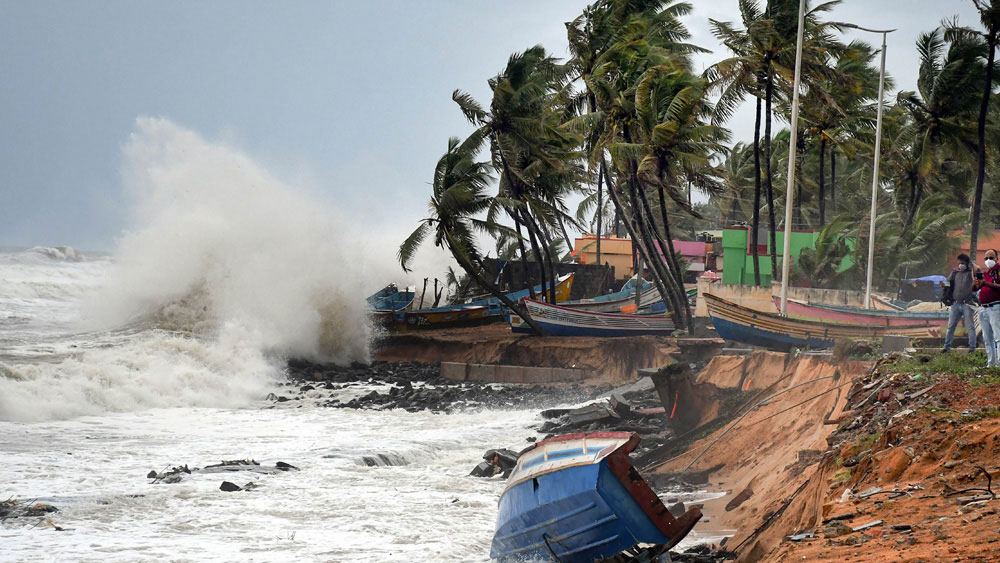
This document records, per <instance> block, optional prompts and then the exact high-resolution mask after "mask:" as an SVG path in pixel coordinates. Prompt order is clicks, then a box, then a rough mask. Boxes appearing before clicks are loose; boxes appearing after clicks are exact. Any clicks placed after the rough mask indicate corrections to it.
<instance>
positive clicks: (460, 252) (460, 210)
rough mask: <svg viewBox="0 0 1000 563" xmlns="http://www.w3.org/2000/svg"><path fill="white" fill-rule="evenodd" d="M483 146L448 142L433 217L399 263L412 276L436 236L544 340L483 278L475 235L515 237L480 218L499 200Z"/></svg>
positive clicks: (476, 137)
mask: <svg viewBox="0 0 1000 563" xmlns="http://www.w3.org/2000/svg"><path fill="white" fill-rule="evenodd" d="M482 142H483V139H482V136H481V135H480V134H479V132H476V133H473V134H472V136H471V137H469V139H467V140H466V141H465V142H464V143H461V142H460V141H459V139H458V138H457V137H452V138H451V139H449V140H448V151H447V152H445V154H444V155H443V156H442V157H441V158H440V160H438V163H437V166H436V167H435V168H434V180H433V182H432V184H431V186H432V191H433V193H432V195H431V201H430V203H429V205H428V209H429V211H430V216H429V217H427V218H425V219H422V220H421V221H420V225H419V226H418V227H417V228H416V230H414V231H413V233H412V234H410V236H409V237H407V238H406V240H405V241H403V244H401V245H400V246H399V253H398V254H397V258H398V259H399V263H400V265H401V266H403V269H404V270H406V271H409V268H408V264H409V263H410V261H411V260H412V259H413V255H414V254H415V253H416V251H417V248H418V247H419V246H420V244H421V243H422V242H423V241H424V240H425V239H426V238H427V237H428V235H433V237H434V246H437V247H440V248H447V249H448V250H449V251H450V252H451V255H452V256H454V257H455V261H456V262H458V265H459V266H461V267H462V269H463V270H465V273H466V275H468V276H469V277H470V278H472V279H474V280H476V283H478V284H479V285H480V286H481V287H482V288H483V289H485V290H486V291H488V292H490V294H492V295H493V296H494V297H496V298H497V299H499V300H500V302H501V303H503V304H504V305H506V306H507V307H508V308H510V310H512V311H517V312H518V314H520V315H521V316H522V317H523V318H524V319H525V321H526V322H527V323H528V324H529V325H531V328H533V329H534V330H535V331H536V332H538V334H545V330H544V329H542V327H540V326H538V324H537V323H536V322H535V321H534V320H532V319H531V317H530V316H528V315H526V314H524V311H523V310H522V309H521V308H520V307H519V306H518V305H517V304H516V303H514V302H513V301H512V300H511V299H510V298H509V297H507V295H506V294H505V293H504V292H503V290H501V289H500V288H499V287H497V286H496V285H495V284H493V282H491V281H490V280H489V279H488V278H487V277H486V276H485V275H483V272H484V271H485V267H484V264H483V260H482V257H481V256H480V255H479V251H478V250H477V248H476V242H475V233H476V232H477V231H480V232H486V233H489V234H493V235H499V234H501V233H506V234H508V235H510V234H511V233H510V232H509V229H507V228H506V227H503V226H501V225H498V224H496V223H495V222H492V221H488V220H483V219H478V218H477V217H476V215H479V214H482V213H484V212H486V211H487V210H488V209H489V208H490V206H491V205H493V203H494V198H492V197H490V196H488V195H487V194H486V189H487V187H488V186H489V183H490V179H491V178H490V174H489V171H488V166H489V165H488V164H486V163H484V162H476V161H475V155H476V153H477V152H479V148H480V147H481V145H482Z"/></svg>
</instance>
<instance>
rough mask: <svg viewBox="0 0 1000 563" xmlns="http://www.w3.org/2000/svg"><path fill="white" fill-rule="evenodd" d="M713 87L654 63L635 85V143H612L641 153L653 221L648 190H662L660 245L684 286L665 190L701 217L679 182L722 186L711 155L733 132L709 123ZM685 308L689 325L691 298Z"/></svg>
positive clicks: (713, 189)
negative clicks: (711, 88)
mask: <svg viewBox="0 0 1000 563" xmlns="http://www.w3.org/2000/svg"><path fill="white" fill-rule="evenodd" d="M708 86H709V85H708V81H707V80H705V79H704V78H701V77H698V76H695V75H693V74H691V72H690V71H689V70H688V69H687V68H685V66H683V65H682V64H678V63H677V62H674V63H672V64H663V65H659V66H656V67H653V68H650V69H649V70H647V71H646V72H645V73H643V75H642V77H641V78H640V80H639V83H638V84H637V85H636V88H635V116H636V119H635V124H636V127H635V131H634V134H635V142H633V143H631V144H629V143H616V144H614V145H612V146H611V147H610V148H611V151H612V153H615V152H626V151H627V152H629V153H632V154H633V155H635V156H638V155H641V158H638V159H637V160H638V165H637V166H636V169H635V172H636V177H637V180H638V181H639V183H640V185H641V186H642V188H643V189H642V191H641V192H640V195H641V201H642V203H643V207H644V209H646V210H647V218H648V220H649V221H650V222H651V223H652V224H655V218H654V217H652V216H651V215H652V214H651V213H650V212H649V204H648V201H647V198H646V190H647V189H648V188H655V189H656V190H657V195H658V201H659V208H660V220H661V222H662V227H663V231H664V232H663V240H665V241H666V244H667V246H666V250H664V247H663V246H662V242H663V240H658V243H659V249H658V250H659V251H660V252H663V253H665V258H666V259H667V260H668V261H669V263H670V266H671V268H672V270H673V273H674V275H675V278H676V283H677V287H678V288H681V289H682V288H683V286H684V280H683V273H684V271H683V270H682V269H681V267H680V264H679V262H678V261H677V259H676V252H675V250H674V244H673V237H672V236H671V233H670V220H669V218H668V216H669V215H668V211H667V198H666V197H665V195H666V196H669V198H670V199H671V200H673V202H674V203H675V204H676V205H678V206H679V207H681V208H682V209H684V210H685V211H687V212H688V213H690V214H692V215H696V216H697V213H696V212H695V211H694V209H692V208H691V206H690V203H689V202H688V201H687V200H686V198H685V196H684V194H683V193H681V191H680V185H681V184H682V183H683V182H688V183H690V184H693V185H694V186H697V187H698V188H700V189H702V190H703V191H706V192H708V193H711V194H717V193H720V192H721V190H722V186H721V184H720V183H719V181H718V179H717V176H718V174H719V171H718V169H717V168H716V167H715V166H714V165H713V164H712V162H711V160H712V158H713V157H714V156H715V155H716V154H719V153H722V152H724V151H725V146H724V145H723V144H722V143H723V142H724V141H726V140H727V139H728V132H727V131H726V130H725V129H723V128H721V127H719V126H716V125H712V124H710V123H708V119H709V118H710V111H711V107H710V106H709V104H708V102H707V99H706V95H707V93H708ZM657 238H659V237H657ZM684 312H685V316H686V319H687V322H688V324H689V325H690V324H691V320H690V307H688V306H687V301H686V300H684Z"/></svg>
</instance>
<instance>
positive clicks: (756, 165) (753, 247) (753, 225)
mask: <svg viewBox="0 0 1000 563" xmlns="http://www.w3.org/2000/svg"><path fill="white" fill-rule="evenodd" d="M759 228H760V98H757V119H756V121H755V122H754V126H753V218H752V219H751V220H750V251H751V253H752V254H753V284H754V285H760V255H759V251H758V250H757V230H758V229H759Z"/></svg>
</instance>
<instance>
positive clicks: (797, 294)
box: [694, 278, 865, 317]
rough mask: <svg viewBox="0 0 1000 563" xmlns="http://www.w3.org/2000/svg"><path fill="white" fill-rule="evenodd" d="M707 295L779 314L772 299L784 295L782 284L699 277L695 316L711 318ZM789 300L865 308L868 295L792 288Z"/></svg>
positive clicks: (833, 290) (835, 290)
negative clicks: (722, 280) (765, 285)
mask: <svg viewBox="0 0 1000 563" xmlns="http://www.w3.org/2000/svg"><path fill="white" fill-rule="evenodd" d="M706 293H711V294H712V295H715V296H717V297H721V298H723V299H725V300H727V301H732V302H733V303H738V304H740V305H743V306H744V307H749V308H751V309H756V310H758V311H768V312H776V311H777V308H776V307H775V306H774V301H773V300H772V296H780V295H781V284H780V283H775V284H772V285H771V287H757V286H752V285H731V284H724V283H721V282H715V283H710V280H707V279H705V278H698V301H697V304H696V305H695V309H694V314H695V316H698V317H707V316H708V307H706V306H705V299H704V298H703V297H702V296H703V295H705V294H706ZM788 297H789V299H798V300H800V301H806V302H808V303H821V304H824V305H842V306H846V307H863V306H864V301H865V294H864V293H863V292H861V291H848V290H843V289H813V288H809V287H789V288H788Z"/></svg>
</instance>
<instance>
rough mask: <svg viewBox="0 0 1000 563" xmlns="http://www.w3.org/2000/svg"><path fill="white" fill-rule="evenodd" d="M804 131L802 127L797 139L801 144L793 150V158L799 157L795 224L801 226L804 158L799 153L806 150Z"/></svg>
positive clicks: (796, 174) (796, 166)
mask: <svg viewBox="0 0 1000 563" xmlns="http://www.w3.org/2000/svg"><path fill="white" fill-rule="evenodd" d="M802 133H803V132H802V130H801V129H800V130H799V134H798V138H799V139H798V141H797V143H798V145H799V146H797V147H795V151H793V152H792V158H795V159H798V160H797V161H796V165H795V206H794V207H795V221H794V223H793V226H799V228H801V225H802V167H801V166H799V165H800V164H801V160H802V159H799V155H800V154H801V153H802V152H804V151H803V148H804V147H805V138H804V135H803V134H802Z"/></svg>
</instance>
